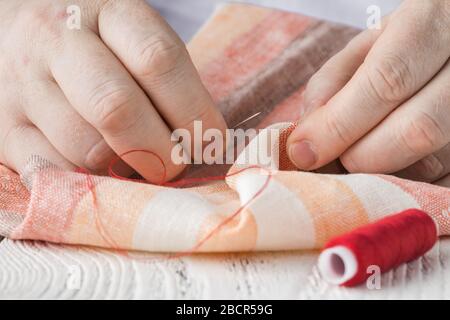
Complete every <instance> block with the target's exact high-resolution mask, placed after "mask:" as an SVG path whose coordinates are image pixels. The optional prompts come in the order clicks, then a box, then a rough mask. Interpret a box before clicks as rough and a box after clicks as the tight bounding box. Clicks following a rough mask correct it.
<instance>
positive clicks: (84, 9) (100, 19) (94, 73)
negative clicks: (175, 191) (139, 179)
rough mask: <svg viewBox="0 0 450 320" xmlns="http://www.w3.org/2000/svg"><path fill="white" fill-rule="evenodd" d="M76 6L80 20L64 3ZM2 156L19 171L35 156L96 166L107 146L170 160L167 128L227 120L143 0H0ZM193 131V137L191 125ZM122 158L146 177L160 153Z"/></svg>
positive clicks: (156, 173) (171, 172)
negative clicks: (70, 23) (75, 24)
mask: <svg viewBox="0 0 450 320" xmlns="http://www.w3.org/2000/svg"><path fill="white" fill-rule="evenodd" d="M70 5H77V6H79V8H81V29H80V30H71V29H70V28H68V27H67V20H68V18H69V16H68V15H67V13H66V12H67V8H68V7H69V6H70ZM0 87H1V88H2V89H1V90H0V110H1V113H2V116H1V118H0V162H1V163H4V164H6V165H7V166H9V167H11V168H12V169H14V170H16V171H18V172H20V171H21V170H22V169H23V168H24V166H25V165H26V163H27V162H28V160H29V158H30V156H32V155H38V156H41V157H43V158H45V159H47V160H49V161H51V162H52V163H55V164H57V165H59V166H60V167H62V168H64V169H68V170H72V169H75V168H76V167H83V168H87V169H89V170H92V171H94V172H97V171H100V172H104V170H105V168H106V167H107V165H108V163H109V162H110V161H111V159H112V158H114V157H115V154H117V155H121V154H123V153H125V152H127V151H130V150H149V151H152V152H154V153H156V154H158V155H159V156H160V157H161V159H162V160H163V161H164V163H165V167H166V178H167V179H171V178H173V177H175V176H176V175H177V174H179V173H180V172H181V171H182V170H183V169H184V167H183V165H175V164H173V163H172V162H171V150H172V147H173V145H174V144H175V142H172V141H171V131H172V130H174V129H178V128H185V129H188V130H190V131H193V121H194V120H201V121H202V122H203V123H202V124H203V128H204V129H208V128H219V129H221V130H224V129H225V122H224V120H223V118H222V115H221V114H220V112H219V111H218V110H217V109H216V108H215V106H214V104H213V101H212V99H211V97H210V96H209V94H208V92H207V90H206V89H205V88H204V86H203V85H202V83H201V81H200V78H199V75H198V74H197V71H196V69H195V67H194V65H193V63H192V62H191V60H190V57H189V55H188V53H187V51H186V49H185V46H184V44H183V43H182V41H181V40H180V39H179V38H178V36H177V35H176V34H175V32H174V31H172V29H171V28H170V27H169V26H168V24H167V23H166V22H165V21H164V20H163V19H162V18H161V17H160V16H159V15H158V13H157V12H155V10H153V9H152V8H150V7H149V6H148V5H147V4H146V3H145V1H144V0H127V1H120V0H76V1H73V0H72V1H53V0H1V1H0ZM191 136H194V135H193V134H191ZM124 160H125V161H126V162H127V163H128V164H129V165H130V166H131V167H133V168H134V169H135V170H136V171H138V172H139V173H140V174H141V175H142V176H144V177H145V178H147V179H148V180H153V181H157V180H158V179H160V178H161V174H162V172H161V171H162V168H161V164H160V163H159V162H158V161H159V160H158V159H156V158H155V157H152V156H150V155H149V154H144V153H140V154H139V153H136V154H131V155H129V156H127V157H126V158H124Z"/></svg>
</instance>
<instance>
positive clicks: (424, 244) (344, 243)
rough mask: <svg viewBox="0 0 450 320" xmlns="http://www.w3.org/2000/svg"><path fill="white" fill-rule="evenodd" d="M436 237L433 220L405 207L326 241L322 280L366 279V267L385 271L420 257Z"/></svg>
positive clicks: (350, 282)
mask: <svg viewBox="0 0 450 320" xmlns="http://www.w3.org/2000/svg"><path fill="white" fill-rule="evenodd" d="M437 239H438V229H437V226H436V223H435V222H434V220H433V219H432V218H431V217H430V216H429V215H428V214H427V213H425V212H423V211H421V210H418V209H409V210H406V211H403V212H401V213H398V214H394V215H392V216H388V217H385V218H383V219H381V220H378V221H376V222H375V223H372V224H369V225H367V226H364V227H361V228H358V229H356V230H354V231H352V232H350V233H348V234H345V235H342V236H339V237H336V238H334V239H332V240H330V241H329V242H328V243H327V244H326V245H325V248H324V250H323V251H322V253H321V255H320V256H319V262H318V266H319V270H320V273H321V275H322V277H323V278H324V279H325V280H326V281H328V282H330V283H332V284H337V285H342V286H347V287H351V286H355V285H358V284H361V283H363V282H365V281H366V280H367V279H368V277H369V276H370V275H371V273H370V272H368V268H369V267H370V266H378V267H379V268H380V271H381V272H387V271H389V270H391V269H393V268H395V267H398V266H399V265H401V264H403V263H406V262H409V261H412V260H415V259H417V258H419V257H421V256H423V255H424V254H425V253H426V252H427V251H428V250H430V249H431V248H432V247H433V246H434V244H435V243H436V241H437Z"/></svg>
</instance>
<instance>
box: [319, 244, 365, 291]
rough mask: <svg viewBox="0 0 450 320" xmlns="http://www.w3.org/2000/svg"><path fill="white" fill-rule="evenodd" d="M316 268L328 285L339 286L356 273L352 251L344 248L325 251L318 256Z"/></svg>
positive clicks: (356, 264) (356, 268) (356, 265)
mask: <svg viewBox="0 0 450 320" xmlns="http://www.w3.org/2000/svg"><path fill="white" fill-rule="evenodd" d="M318 267H319V271H320V274H321V275H322V277H323V278H324V279H325V280H326V281H327V282H329V283H332V284H336V285H340V284H343V283H345V282H347V281H348V280H350V279H352V278H353V277H354V276H355V275H356V273H357V272H358V261H357V260H356V257H355V255H354V254H353V252H352V251H350V250H349V249H348V248H346V247H344V246H336V247H332V248H328V249H325V250H324V251H323V252H322V253H321V254H320V256H319V262H318Z"/></svg>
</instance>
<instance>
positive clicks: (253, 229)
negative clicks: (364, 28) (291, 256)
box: [0, 5, 450, 252]
mask: <svg viewBox="0 0 450 320" xmlns="http://www.w3.org/2000/svg"><path fill="white" fill-rule="evenodd" d="M356 33H357V31H356V30H354V29H351V28H348V27H343V26H339V25H335V24H330V23H325V22H320V21H316V20H314V19H311V18H307V17H303V16H299V15H296V14H291V13H285V12H280V11H275V10H269V9H263V8H259V7H252V6H245V5H227V6H224V7H222V8H221V9H220V10H219V11H218V12H216V14H215V15H214V17H213V18H212V19H211V20H210V21H209V22H208V24H207V25H206V26H205V27H204V28H203V30H202V31H201V32H200V33H199V34H198V35H197V36H196V37H195V38H194V39H193V41H192V42H191V44H190V46H189V50H190V52H191V54H192V56H193V59H194V62H195V64H196V66H197V68H198V69H199V71H200V73H201V76H202V79H203V81H204V82H205V84H206V85H207V87H208V89H209V90H210V92H211V94H212V96H213V98H214V99H215V101H216V102H217V104H218V105H219V107H220V108H221V110H222V112H223V113H224V115H225V117H226V119H227V121H228V123H229V125H230V127H233V126H234V125H236V124H237V123H239V122H241V121H242V120H244V119H246V118H248V117H249V116H251V115H253V114H255V113H258V112H261V116H260V117H259V118H258V119H255V120H253V122H252V121H250V122H247V123H245V124H244V125H243V127H245V128H247V127H258V128H263V127H266V126H269V125H270V127H269V128H267V129H264V130H262V131H261V132H260V134H259V135H258V137H257V138H255V139H253V140H252V141H251V142H250V144H249V145H248V146H247V148H246V150H245V152H244V153H243V154H242V155H241V157H243V156H245V155H246V154H247V155H248V154H250V155H255V154H258V153H259V152H261V145H264V143H266V144H267V141H269V140H268V138H267V137H268V135H269V134H270V132H271V130H277V131H278V132H279V133H280V134H279V139H277V140H275V141H272V140H270V150H272V151H273V152H272V154H271V155H272V162H271V164H270V165H269V166H262V165H261V164H260V163H258V161H253V162H252V161H239V160H240V159H239V158H238V160H237V161H236V164H235V165H234V166H232V167H231V169H230V170H229V173H228V176H227V178H226V179H225V180H224V181H216V182H208V183H206V184H204V185H201V186H192V187H187V188H174V187H168V186H157V185H150V184H144V183H136V182H129V181H122V180H118V179H114V178H110V177H97V176H91V175H89V174H85V173H71V172H64V171H61V170H60V169H59V168H57V167H55V166H53V165H51V164H50V163H47V162H46V161H45V160H42V159H39V158H34V159H31V160H30V166H29V168H28V169H27V170H25V172H23V173H22V175H21V177H19V176H18V175H17V174H15V173H14V172H12V171H10V170H8V169H7V168H5V167H0V234H2V235H4V236H7V237H10V238H12V239H33V240H44V241H51V242H56V243H67V244H80V245H91V246H100V247H107V248H115V249H127V250H145V251H153V252H228V251H250V250H292V249H315V248H321V247H322V246H323V244H324V243H325V242H326V241H327V240H329V239H330V238H332V237H334V236H337V235H340V234H342V233H344V232H348V231H350V230H352V229H354V228H356V227H359V226H361V225H365V224H367V223H369V222H371V221H374V220H377V219H379V218H381V217H383V216H386V215H389V214H393V213H395V212H398V211H401V210H404V209H408V208H419V209H422V210H424V211H426V212H428V213H429V214H430V215H431V216H432V217H433V219H434V221H436V223H437V225H438V229H439V234H440V235H449V234H450V217H449V214H450V213H449V211H450V189H446V188H442V187H438V186H433V185H430V184H425V183H418V182H413V181H407V180H402V179H399V178H396V177H393V176H384V175H366V174H349V175H330V174H320V173H307V172H299V171H296V170H295V169H294V167H293V165H292V164H291V163H290V162H289V160H288V158H287V156H286V153H285V143H286V139H287V137H288V135H289V133H290V132H291V131H292V128H293V125H291V122H293V121H295V120H296V119H298V117H299V116H300V115H301V113H302V112H303V111H304V110H302V109H303V107H302V97H301V92H302V90H303V86H304V85H305V83H306V81H307V80H308V78H309V77H310V76H311V75H312V74H313V73H314V72H315V71H316V70H317V69H318V68H319V67H320V66H321V65H322V64H323V63H324V62H325V61H326V60H327V59H328V58H329V57H331V56H332V55H333V54H334V53H336V51H337V50H339V49H340V48H342V47H343V46H344V45H345V44H346V43H347V42H348V41H349V39H351V38H352V37H353V36H354V35H355V34H356ZM278 122H287V123H278ZM274 123H278V124H274ZM274 150H277V151H279V153H277V152H275V151H274ZM250 158H251V159H253V158H254V159H258V157H250ZM202 172H206V171H204V168H199V169H198V171H197V174H199V173H202Z"/></svg>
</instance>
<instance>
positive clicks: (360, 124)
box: [288, 1, 449, 170]
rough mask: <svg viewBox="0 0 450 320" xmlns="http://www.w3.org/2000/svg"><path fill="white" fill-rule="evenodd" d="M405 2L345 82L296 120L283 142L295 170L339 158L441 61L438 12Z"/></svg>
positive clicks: (444, 55)
mask: <svg viewBox="0 0 450 320" xmlns="http://www.w3.org/2000/svg"><path fill="white" fill-rule="evenodd" d="M411 3H412V4H413V5H410V6H406V7H404V9H402V11H401V12H400V13H399V14H396V15H394V16H392V17H391V19H390V21H389V24H388V25H387V26H386V30H385V31H384V32H383V34H382V35H380V37H379V39H378V40H377V41H376V43H375V44H374V45H373V47H372V48H371V50H370V51H369V54H368V55H367V58H366V60H365V62H364V63H363V64H362V65H361V67H360V68H359V69H358V71H357V72H356V73H355V75H354V76H353V77H352V79H351V80H350V81H349V82H348V83H347V84H346V85H345V87H344V88H343V89H342V90H340V91H339V92H338V93H337V94H336V95H335V96H334V97H333V98H332V99H331V100H330V101H329V102H328V103H327V105H326V106H324V107H322V108H318V109H317V110H316V111H314V112H312V113H311V114H310V115H309V116H308V117H306V118H304V119H302V120H301V121H300V125H299V126H298V127H297V129H296V130H295V131H294V132H293V134H292V135H291V137H290V139H289V141H288V148H289V149H288V151H289V154H290V156H291V160H292V161H293V162H294V163H296V164H297V166H298V167H299V168H300V169H307V170H311V169H316V168H319V167H321V166H323V165H324V164H326V163H329V162H330V161H332V160H334V159H336V158H337V157H339V156H340V155H341V154H342V153H344V151H345V150H346V149H348V148H349V147H350V146H351V145H352V144H353V143H355V142H356V141H357V140H359V139H360V138H361V137H362V136H364V135H365V134H366V133H367V132H369V131H370V130H371V129H372V128H373V127H375V126H376V125H377V124H378V123H379V122H380V121H382V120H383V119H384V118H385V117H386V115H388V114H389V113H390V112H392V110H394V109H395V108H396V107H397V106H398V105H399V104H401V103H402V102H404V101H405V100H407V99H409V98H410V97H411V96H412V95H413V94H414V93H415V92H417V90H419V89H420V88H422V87H423V86H424V85H425V84H426V83H427V82H428V81H429V80H430V79H431V78H432V77H433V75H435V74H436V73H437V72H438V71H439V70H440V69H441V68H442V66H443V65H444V64H445V62H446V61H447V59H448V54H449V48H448V45H447V43H448V41H449V40H448V38H449V36H448V34H447V32H446V29H443V28H442V27H439V25H438V23H436V22H435V21H434V19H436V15H437V14H440V13H436V12H435V10H436V9H434V7H433V6H430V4H429V3H428V2H425V1H423V2H420V1H419V2H417V1H416V2H411ZM419 9H420V10H422V11H420V10H419ZM417 10H419V11H417ZM417 12H421V16H422V15H423V17H422V18H421V19H417ZM411 20H413V21H415V23H414V24H411V23H410V21H411ZM405 25H408V28H405ZM430 33H433V34H434V36H433V37H430V36H428V35H429V34H430ZM430 57H433V58H432V59H430ZM425 61H426V63H425ZM294 142H295V144H294Z"/></svg>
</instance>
